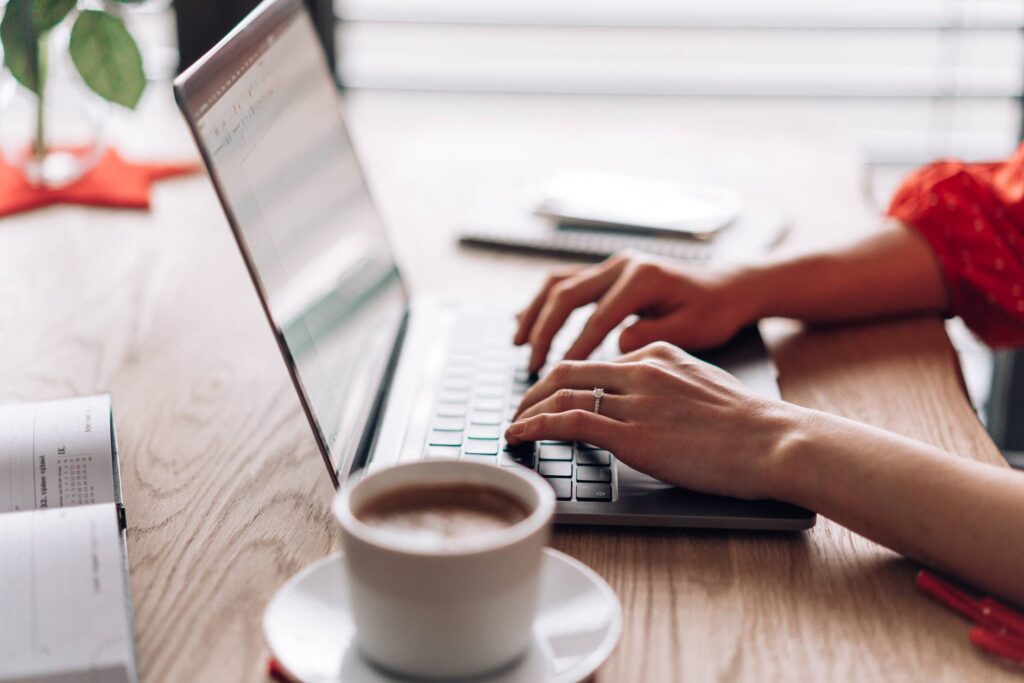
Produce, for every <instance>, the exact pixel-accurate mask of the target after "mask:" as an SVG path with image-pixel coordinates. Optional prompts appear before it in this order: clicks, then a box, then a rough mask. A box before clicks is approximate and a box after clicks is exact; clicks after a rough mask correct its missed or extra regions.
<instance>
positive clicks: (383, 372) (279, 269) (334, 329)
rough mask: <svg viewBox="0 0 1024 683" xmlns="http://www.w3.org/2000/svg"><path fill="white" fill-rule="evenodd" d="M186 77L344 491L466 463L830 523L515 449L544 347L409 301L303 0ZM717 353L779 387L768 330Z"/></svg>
mask: <svg viewBox="0 0 1024 683" xmlns="http://www.w3.org/2000/svg"><path fill="white" fill-rule="evenodd" d="M174 89H175V96H176V98H177V100H178V104H179V106H180V107H181V110H182V112H183V113H184V115H185V117H186V118H187V119H188V123H189V125H190V127H191V129H192V133H193V135H194V136H195V139H196V142H197V143H198V146H199V149H200V151H201V153H202V155H203V159H204V161H205V163H206V167H207V169H208V170H209V173H210V176H211V178H212V180H213V183H214V186H215V188H216V191H217V194H218V195H219V198H220V201H221V204H222V205H223V208H224V212H225V214H226V215H227V218H228V222H229V223H230V225H231V228H232V230H233V232H234V235H235V238H236V240H237V242H238V247H239V249H240V250H241V253H242V256H243V257H244V259H245V262H246V265H247V267H248V270H249V274H250V275H251V277H252V281H253V284H254V285H255V288H256V291H257V293H258V295H259V298H260V300H261V302H262V304H263V308H264V311H265V313H266V315H267V319H268V320H269V322H270V325H271V328H272V329H273V332H274V335H275V337H276V339H277V342H278V345H279V347H280V351H281V355H282V356H283V357H284V360H285V363H286V364H287V366H288V370H289V372H290V374H291V378H292V381H293V382H294V385H295V390H296V391H297V392H298V395H299V398H300V400H301V402H302V406H303V408H304V410H305V413H306V416H307V418H308V419H309V423H310V425H311V427H312V430H313V433H314V435H315V436H316V441H317V444H318V446H319V449H320V451H321V455H322V456H323V460H324V462H325V464H326V465H327V475H328V476H330V478H331V481H332V482H333V483H334V485H335V486H339V485H341V484H342V483H343V482H344V481H345V480H346V479H348V478H350V477H358V476H362V474H364V473H366V472H372V471H374V470H376V469H379V468H384V467H389V466H392V465H395V464H397V463H401V462H408V461H415V460H420V459H424V458H448V459H452V458H455V459H464V460H473V461H476V462H486V463H490V464H492V465H493V466H494V467H510V468H524V467H525V468H529V469H533V470H535V471H537V472H538V473H539V474H540V475H541V476H543V477H545V478H546V479H547V480H548V481H549V482H550V483H551V485H552V487H553V488H554V490H555V492H556V495H557V498H558V507H557V515H556V521H557V522H558V523H562V524H605V525H636V526H675V527H714V528H735V529H776V530H796V529H805V528H808V527H810V526H812V525H813V524H814V521H815V516H814V514H813V513H811V512H808V511H807V510H804V509H801V508H798V507H794V506H791V505H787V504H784V503H781V502H777V501H743V500H734V499H731V498H722V497H718V496H709V495H702V494H697V493H693V492H690V491H685V490H682V489H679V488H677V487H674V486H671V485H668V484H664V483H662V482H659V481H657V480H655V479H652V478H650V477H648V476H646V475H644V474H642V473H640V472H637V471H635V470H633V469H631V468H629V467H627V466H626V465H625V464H623V463H621V462H619V461H618V460H617V459H616V458H615V455H614V454H613V453H609V452H607V451H605V450H601V449H599V448H595V447H592V446H590V445H588V444H582V443H565V442H542V443H538V444H533V445H532V446H529V447H527V448H523V449H513V450H506V448H505V443H504V441H503V440H502V435H503V433H504V430H505V428H506V427H507V426H508V423H509V419H510V417H511V414H512V412H513V411H514V409H515V407H516V406H517V405H518V402H519V400H520V398H521V397H522V395H523V392H525V391H526V389H527V388H528V386H529V384H530V382H531V379H532V378H531V377H530V376H528V375H527V373H526V370H525V367H526V361H527V356H526V354H527V353H528V350H527V349H523V348H515V347H513V346H512V344H511V339H512V332H513V326H514V319H513V315H512V311H511V310H509V309H504V308H501V307H472V306H466V305H461V304H459V303H458V302H450V301H442V300H437V299H431V298H429V297H410V296H409V294H408V292H407V291H406V288H405V286H404V284H403V281H402V277H401V274H400V273H399V270H398V268H397V266H396V264H395V260H394V258H393V257H392V251H391V249H390V247H389V244H388V240H387V237H386V235H385V230H384V227H383V226H382V224H381V220H380V216H379V215H378V213H377V211H376V209H375V207H374V204H373V202H372V200H371V197H370V193H369V191H368V189H367V185H366V181H365V178H364V177H363V174H362V171H361V169H360V164H359V160H358V158H357V155H356V153H355V151H354V149H353V146H352V143H351V140H350V138H349V135H348V132H347V130H346V126H345V122H344V116H343V112H342V109H341V98H340V94H339V91H338V88H337V86H336V84H335V82H334V80H333V78H332V76H331V73H330V70H329V68H328V64H327V61H326V59H325V56H324V53H323V51H322V48H321V47H320V43H319V41H318V39H317V34H316V31H315V30H314V25H313V22H312V20H311V19H310V17H309V15H308V13H307V11H306V9H305V7H304V3H303V2H302V0H266V1H265V2H263V3H262V4H261V5H260V6H259V7H258V8H256V10H254V11H253V13H252V14H250V15H249V16H248V17H247V18H246V19H245V20H244V21H243V22H242V23H241V24H240V25H239V26H238V27H237V28H235V29H234V30H233V31H232V32H231V33H230V34H229V35H228V36H227V37H226V38H224V40H222V41H221V42H220V43H219V44H218V45H217V46H216V47H214V48H213V49H212V50H211V51H210V52H209V53H208V54H206V55H205V56H204V57H203V58H202V59H200V60H199V61H198V62H197V63H196V64H194V65H193V66H192V67H191V68H189V69H188V70H187V71H186V72H185V73H183V74H182V75H181V76H180V77H179V78H178V79H177V80H176V81H175V84H174ZM525 294H527V293H525V292H524V296H525ZM583 315H584V316H585V312H584V313H583ZM580 323H581V321H580V320H579V317H578V316H577V319H576V321H575V322H573V323H572V324H571V325H570V326H568V327H567V329H566V330H564V331H563V334H562V335H560V337H559V338H558V339H557V340H556V346H555V351H554V354H557V352H558V350H559V344H561V346H562V347H564V346H565V345H566V344H567V343H568V342H570V341H571V339H572V334H573V332H574V329H573V328H574V326H578V325H579V324H580ZM708 358H709V360H711V362H715V363H717V364H719V365H721V366H722V367H724V368H725V369H727V370H729V371H730V372H732V373H733V374H735V375H736V376H737V377H739V378H740V379H741V380H742V381H744V382H746V383H748V385H750V386H751V387H752V388H754V389H756V390H758V391H762V392H766V393H769V394H772V395H777V388H776V384H775V371H774V367H773V366H772V364H771V361H770V359H769V357H768V354H767V352H766V350H765V347H764V345H763V343H762V341H761V339H760V337H759V335H758V334H757V331H756V330H755V329H751V330H748V331H746V332H745V333H743V334H741V335H740V336H739V337H738V338H737V339H736V340H734V342H732V343H730V344H729V346H727V347H725V348H722V349H719V350H717V351H716V352H715V353H713V354H711V355H710V356H709V357H708Z"/></svg>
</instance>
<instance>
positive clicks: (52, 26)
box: [0, 0, 146, 185]
mask: <svg viewBox="0 0 1024 683" xmlns="http://www.w3.org/2000/svg"><path fill="white" fill-rule="evenodd" d="M127 1H128V0H117V2H109V3H88V2H83V3H82V5H81V7H79V3H78V2H77V0H8V2H7V4H6V7H5V9H4V15H3V19H2V20H0V44H2V46H3V51H4V67H5V69H6V71H7V72H8V74H9V76H10V78H8V79H7V82H6V83H5V84H4V86H3V93H2V97H3V100H4V101H3V108H4V114H3V116H2V126H3V131H2V132H3V137H4V140H3V144H4V154H5V156H6V157H7V159H8V161H9V162H10V163H12V164H14V165H15V166H17V167H19V168H20V169H21V170H22V172H23V173H24V174H25V176H26V177H27V178H28V179H29V181H30V182H32V183H33V184H37V185H60V184H67V183H70V182H73V181H74V180H77V179H78V178H79V177H81V176H82V175H83V174H84V173H85V172H86V171H88V170H89V168H91V167H92V165H93V164H95V163H96V161H97V160H98V159H99V157H100V155H101V154H102V152H103V151H104V150H103V142H102V127H103V124H104V120H105V118H106V111H105V107H106V103H113V104H117V105H121V106H124V107H127V108H129V109H134V108H135V106H136V105H137V104H138V102H139V99H140V98H141V97H142V92H143V90H144V89H145V87H146V76H145V73H144V72H143V68H142V57H141V55H140V53H139V48H138V46H137V45H136V43H135V40H134V39H133V38H132V36H131V34H130V33H129V32H128V29H127V28H125V25H124V22H123V21H122V20H121V17H120V16H119V7H118V5H119V3H124V2H127Z"/></svg>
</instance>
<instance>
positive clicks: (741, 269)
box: [724, 264, 776, 325]
mask: <svg viewBox="0 0 1024 683" xmlns="http://www.w3.org/2000/svg"><path fill="white" fill-rule="evenodd" d="M775 275H776V273H775V269H774V268H773V267H771V266H766V265H758V264H747V265H739V266H735V267H733V268H732V269H731V270H730V271H729V272H728V273H727V274H726V276H725V280H724V283H725V284H724V289H725V292H726V296H725V299H726V301H727V302H728V303H729V306H731V307H733V310H736V311H738V315H740V316H741V318H742V323H743V324H744V325H748V324H751V323H755V322H757V321H758V320H760V319H761V318H765V317H768V316H770V315H771V313H770V310H771V293H772V292H773V290H774V289H775V286H774V281H775Z"/></svg>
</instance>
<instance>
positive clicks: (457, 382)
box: [441, 376, 473, 391]
mask: <svg viewBox="0 0 1024 683" xmlns="http://www.w3.org/2000/svg"><path fill="white" fill-rule="evenodd" d="M472 386H473V380H472V378H471V377H458V376H455V377H451V376H449V377H445V378H444V379H443V380H441V389H442V390H443V391H469V390H470V389H471V388H472Z"/></svg>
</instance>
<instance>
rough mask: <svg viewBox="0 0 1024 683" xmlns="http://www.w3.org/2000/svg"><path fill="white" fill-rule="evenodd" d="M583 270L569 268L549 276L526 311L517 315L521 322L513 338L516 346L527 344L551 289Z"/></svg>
mask: <svg viewBox="0 0 1024 683" xmlns="http://www.w3.org/2000/svg"><path fill="white" fill-rule="evenodd" d="M580 270H582V269H581V268H567V269H563V270H557V271H555V272H553V273H551V275H549V276H548V278H547V280H545V281H544V286H542V287H541V288H540V291H539V292H537V296H535V297H533V301H531V302H530V305H529V306H527V307H526V308H525V309H524V310H522V311H520V312H519V313H518V314H517V315H516V319H517V320H518V321H519V327H518V328H517V329H516V335H515V337H514V338H513V342H514V343H515V345H516V346H522V345H523V344H525V343H526V340H527V339H529V337H530V329H531V328H532V327H533V323H534V321H536V320H537V315H538V314H539V313H540V309H541V307H542V306H543V305H544V302H545V301H546V300H547V298H548V292H550V291H551V288H552V287H554V286H555V285H557V284H558V283H559V282H561V281H562V280H565V279H566V278H568V277H572V276H573V275H575V274H576V273H578V272H579V271H580Z"/></svg>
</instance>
